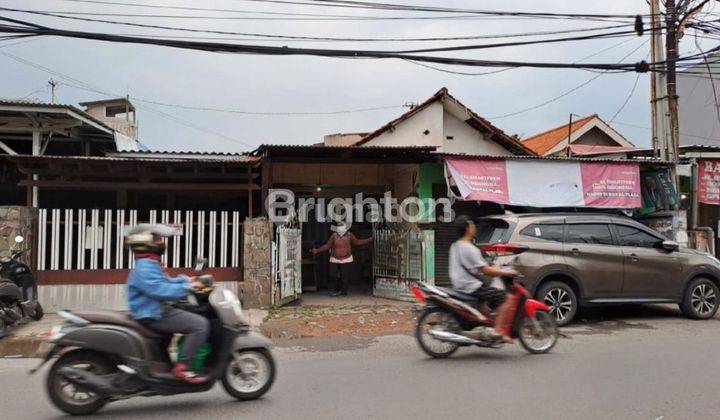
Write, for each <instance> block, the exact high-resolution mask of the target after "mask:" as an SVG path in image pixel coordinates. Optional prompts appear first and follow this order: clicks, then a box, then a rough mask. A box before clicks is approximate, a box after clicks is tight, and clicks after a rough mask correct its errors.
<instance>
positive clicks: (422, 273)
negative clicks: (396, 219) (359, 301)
mask: <svg viewBox="0 0 720 420" xmlns="http://www.w3.org/2000/svg"><path fill="white" fill-rule="evenodd" d="M373 238H374V248H373V249H374V254H373V280H374V287H373V294H375V295H376V296H381V297H387V298H395V299H409V298H410V288H411V287H412V284H413V283H415V282H417V281H424V282H428V283H430V284H434V282H435V275H434V274H435V273H434V271H435V270H434V251H435V242H434V238H435V235H434V232H433V231H432V230H421V229H420V228H419V227H418V226H415V225H413V226H409V227H408V226H396V225H390V226H388V225H386V226H383V227H374V228H373Z"/></svg>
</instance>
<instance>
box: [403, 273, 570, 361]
mask: <svg viewBox="0 0 720 420" xmlns="http://www.w3.org/2000/svg"><path fill="white" fill-rule="evenodd" d="M520 279H521V276H518V277H515V278H512V277H503V278H501V279H500V280H501V281H502V283H503V284H504V286H505V288H506V289H507V290H508V291H509V293H510V294H511V295H513V296H514V298H515V299H514V301H515V304H514V305H513V307H512V308H510V314H511V316H510V318H511V319H512V322H509V323H507V325H506V326H505V329H504V331H503V333H504V334H505V335H507V336H509V337H511V338H513V339H515V338H517V339H518V340H519V341H520V345H521V346H522V347H523V348H524V349H525V350H527V351H528V352H530V353H535V354H540V353H547V352H549V351H550V350H551V349H552V348H553V347H554V346H555V344H556V343H557V341H558V336H559V332H558V328H557V324H556V321H555V317H554V316H552V315H551V314H550V309H551V308H550V307H549V306H547V305H545V304H544V303H542V302H540V301H537V300H535V299H532V298H531V295H530V292H528V290H527V289H526V288H525V287H524V286H523V285H522V284H521V283H520V282H519V280H520ZM412 294H413V295H414V296H415V298H417V300H418V301H419V303H420V308H419V312H420V314H419V316H418V322H417V326H416V328H415V337H416V339H417V341H418V343H419V344H420V348H421V349H422V350H423V351H424V352H425V353H426V354H428V355H429V356H431V357H434V358H444V357H448V356H450V355H451V354H453V353H454V352H455V351H456V350H457V349H458V348H459V347H461V346H471V345H475V346H479V347H489V348H500V347H502V346H503V344H504V341H503V340H502V339H498V338H496V337H494V336H493V335H492V334H490V329H491V328H493V325H494V323H495V320H494V318H495V315H496V314H495V313H494V312H493V311H492V310H491V309H490V308H488V307H478V306H477V298H475V297H473V296H471V295H467V294H464V293H460V292H458V291H455V290H452V289H443V288H440V287H436V286H433V285H430V284H426V283H423V282H418V283H417V285H416V286H415V287H414V288H413V289H412Z"/></svg>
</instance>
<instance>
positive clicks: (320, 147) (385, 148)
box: [250, 144, 437, 155]
mask: <svg viewBox="0 0 720 420" xmlns="http://www.w3.org/2000/svg"><path fill="white" fill-rule="evenodd" d="M268 150H271V151H272V150H274V151H278V150H297V151H313V152H315V151H317V152H323V151H343V150H347V151H359V152H362V151H364V150H365V151H376V152H382V151H388V152H398V151H403V150H407V151H414V152H424V151H426V152H432V151H435V150H437V147H435V146H325V145H317V146H316V145H309V144H262V145H260V146H259V147H258V148H257V149H255V150H253V151H252V152H250V153H251V154H252V155H258V154H261V153H263V152H265V151H268Z"/></svg>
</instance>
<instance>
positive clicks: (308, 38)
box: [0, 7, 635, 52]
mask: <svg viewBox="0 0 720 420" xmlns="http://www.w3.org/2000/svg"><path fill="white" fill-rule="evenodd" d="M0 10H5V11H8V12H16V13H26V14H33V15H40V16H49V17H54V18H59V19H70V20H77V21H82V22H94V23H105V24H109V25H121V26H131V27H138V28H145V29H164V30H171V31H183V32H193V33H212V34H219V35H239V36H251V37H258V38H272V39H278V40H286V39H291V40H306V41H341V42H388V41H457V40H471V39H485V38H479V37H475V36H469V37H425V38H348V37H344V38H342V37H316V36H300V35H281V34H262V33H252V32H236V31H218V30H203V29H192V28H184V27H178V26H166V25H152V24H145V23H135V22H120V21H115V20H110V19H96V18H87V17H79V16H68V15H65V14H57V13H48V12H41V11H36V10H25V9H14V8H8V7H0ZM624 26H625V25H616V26H609V27H604V28H602V29H598V30H603V29H613V28H619V27H624ZM622 35H628V36H632V35H635V31H634V30H626V31H615V32H610V33H606V34H596V35H585V36H576V37H567V38H555V39H551V40H538V41H523V42H517V43H502V44H486V45H481V46H461V47H448V48H449V49H446V50H439V51H456V50H457V48H462V49H478V48H496V47H504V46H513V45H514V44H517V45H531V44H539V43H554V42H564V41H582V40H589V39H601V38H605V37H614V36H622ZM430 51H431V50H430ZM401 52H407V51H401ZM409 52H425V51H423V50H419V51H409Z"/></svg>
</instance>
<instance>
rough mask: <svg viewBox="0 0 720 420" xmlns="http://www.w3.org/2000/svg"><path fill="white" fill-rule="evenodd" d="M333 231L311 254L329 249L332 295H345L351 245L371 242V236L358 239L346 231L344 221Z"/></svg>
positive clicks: (348, 276) (349, 273)
mask: <svg viewBox="0 0 720 420" xmlns="http://www.w3.org/2000/svg"><path fill="white" fill-rule="evenodd" d="M334 230H335V233H333V234H332V235H330V239H328V241H327V242H326V243H325V245H322V246H320V247H317V248H313V249H312V252H313V254H318V253H321V252H325V251H328V250H330V278H332V279H335V290H334V293H333V296H345V295H347V292H348V280H349V279H350V276H351V271H350V269H351V268H352V265H351V263H352V262H353V256H352V247H353V246H363V245H365V244H368V243H370V242H372V240H373V238H372V236H370V237H368V238H365V239H358V238H356V237H355V235H353V234H352V233H350V232H348V230H347V225H346V224H345V222H343V221H340V222H338V223H337V225H336V226H335V228H334Z"/></svg>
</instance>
